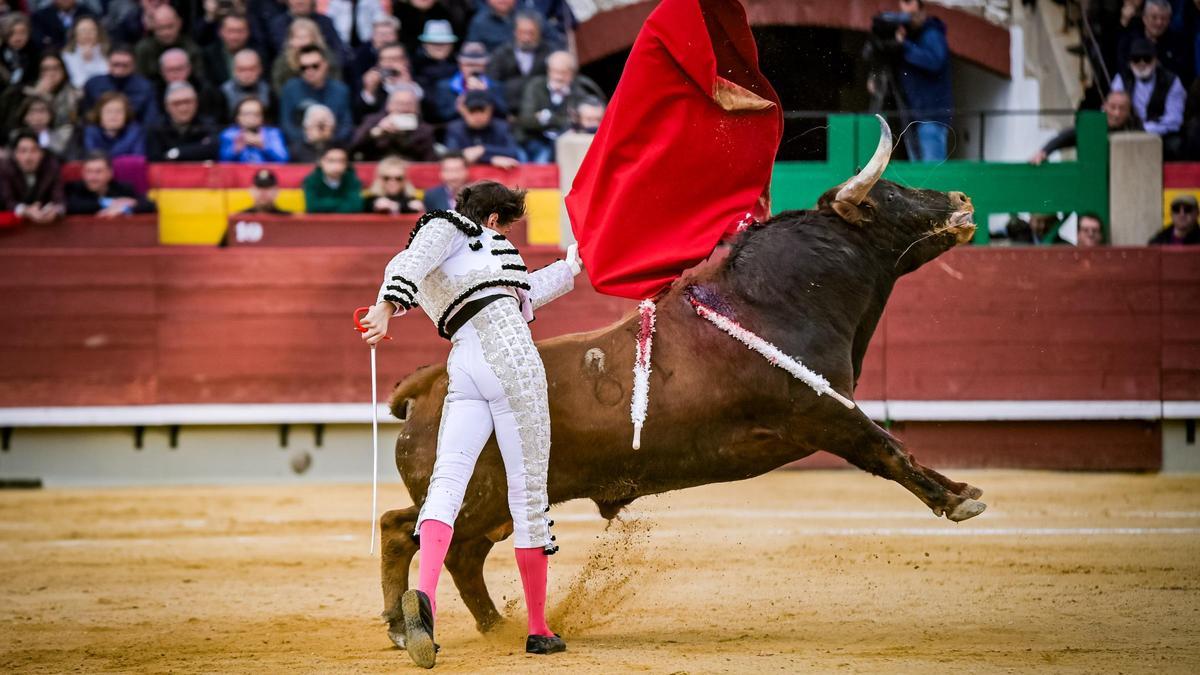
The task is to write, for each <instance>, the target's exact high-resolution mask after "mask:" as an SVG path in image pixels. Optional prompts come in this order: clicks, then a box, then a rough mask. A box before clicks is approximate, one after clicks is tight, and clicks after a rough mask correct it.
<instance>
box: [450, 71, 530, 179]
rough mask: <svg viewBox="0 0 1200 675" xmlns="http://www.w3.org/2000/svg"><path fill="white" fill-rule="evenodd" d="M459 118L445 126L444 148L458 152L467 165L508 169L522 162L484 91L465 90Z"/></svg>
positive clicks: (509, 135)
mask: <svg viewBox="0 0 1200 675" xmlns="http://www.w3.org/2000/svg"><path fill="white" fill-rule="evenodd" d="M458 108H459V114H460V115H461V116H462V118H461V119H457V120H454V121H453V122H451V123H450V124H448V125H446V147H447V148H449V149H450V150H456V151H458V152H461V153H462V155H463V157H464V158H466V160H467V162H468V163H469V164H491V165H492V166H498V167H500V168H502V169H511V168H512V167H515V166H516V165H517V164H518V163H519V162H520V160H521V158H522V157H521V146H519V145H517V141H516V140H515V139H514V138H513V135H512V132H510V131H509V129H508V122H505V121H504V120H501V119H496V118H495V116H494V112H495V106H494V105H493V102H492V97H491V95H489V94H488V92H486V91H478V90H475V91H468V92H467V93H466V94H465V95H464V96H463V97H462V99H461V100H460V102H459V104H458Z"/></svg>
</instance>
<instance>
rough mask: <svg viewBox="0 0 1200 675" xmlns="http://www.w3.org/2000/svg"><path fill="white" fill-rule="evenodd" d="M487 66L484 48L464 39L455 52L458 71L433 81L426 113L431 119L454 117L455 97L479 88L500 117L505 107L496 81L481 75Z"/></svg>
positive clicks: (451, 118) (485, 49) (486, 55)
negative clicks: (456, 52) (431, 98)
mask: <svg viewBox="0 0 1200 675" xmlns="http://www.w3.org/2000/svg"><path fill="white" fill-rule="evenodd" d="M487 65H488V52H487V48H486V47H484V46H483V45H482V44H480V43H478V42H468V43H466V44H464V45H463V46H462V49H461V50H460V51H459V52H458V72H457V73H455V74H454V77H451V78H450V79H447V80H442V81H441V82H438V83H437V86H436V87H435V88H434V91H433V101H432V104H431V110H430V112H431V113H432V115H433V119H431V120H430V121H431V122H449V121H451V120H453V119H455V118H456V117H458V100H459V97H460V96H461V95H462V94H463V93H464V92H468V91H482V92H484V93H485V94H487V95H488V97H489V98H490V99H491V100H492V105H493V106H494V107H495V112H496V114H498V115H501V116H504V115H507V114H508V106H507V105H506V104H505V102H504V92H503V91H502V90H501V87H500V83H499V82H493V81H492V80H491V79H489V78H488V76H487V75H484V71H485V70H487Z"/></svg>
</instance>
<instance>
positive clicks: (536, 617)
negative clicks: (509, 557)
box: [513, 547, 554, 637]
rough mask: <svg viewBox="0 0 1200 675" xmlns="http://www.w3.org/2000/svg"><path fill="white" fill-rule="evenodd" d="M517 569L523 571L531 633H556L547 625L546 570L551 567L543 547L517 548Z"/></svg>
mask: <svg viewBox="0 0 1200 675" xmlns="http://www.w3.org/2000/svg"><path fill="white" fill-rule="evenodd" d="M513 550H514V551H515V552H516V554H517V569H518V570H520V571H521V585H522V586H524V587H525V607H526V608H527V609H528V611H529V634H530V635H544V636H547V637H549V636H551V635H554V631H552V630H550V626H548V625H546V571H547V568H548V567H549V560H547V557H548V556H547V555H546V553H545V551H543V550H542V548H541V547H538V548H515V549H513Z"/></svg>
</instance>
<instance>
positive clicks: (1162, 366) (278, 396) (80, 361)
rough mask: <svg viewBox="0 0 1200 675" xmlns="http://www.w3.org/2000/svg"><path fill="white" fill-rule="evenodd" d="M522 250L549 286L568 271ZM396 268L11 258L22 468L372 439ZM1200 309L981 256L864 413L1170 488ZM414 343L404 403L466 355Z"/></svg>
mask: <svg viewBox="0 0 1200 675" xmlns="http://www.w3.org/2000/svg"><path fill="white" fill-rule="evenodd" d="M395 236H396V237H397V238H398V239H403V238H406V236H407V233H406V232H405V231H403V230H398V231H397V232H396V233H395ZM522 248H523V254H524V255H525V256H526V258H527V260H528V261H529V263H530V264H531V265H532V266H534V267H535V268H536V267H538V266H541V265H543V264H545V263H547V262H549V261H551V260H553V259H555V258H556V257H557V256H558V255H559V252H558V250H557V249H556V248H554V247H538V246H524V247H522ZM393 252H394V251H393V249H391V248H386V249H385V248H358V247H308V248H305V247H263V248H241V247H231V248H228V249H209V248H192V247H153V248H108V249H92V250H87V249H67V248H55V249H47V248H41V249H38V248H30V249H23V250H16V249H3V250H0V294H2V295H0V317H2V318H3V322H4V325H5V326H6V330H5V331H3V332H2V333H0V384H2V386H0V427H3V428H4V429H5V431H4V442H5V445H6V446H7V447H8V448H9V450H8V451H6V452H11V451H12V450H13V449H17V450H19V449H20V447H21V444H22V443H23V442H24V440H31V439H33V438H34V437H33V435H31V434H29V433H27V431H26V430H27V429H31V428H34V427H43V428H44V427H55V428H60V429H62V428H65V427H80V428H90V427H95V426H120V427H124V428H127V429H134V428H136V427H147V428H152V429H164V428H165V429H171V428H174V431H172V432H171V433H175V434H178V433H179V428H182V429H183V432H182V433H183V434H184V435H187V434H189V433H190V432H189V431H188V429H189V428H190V427H193V426H205V427H214V426H222V425H225V426H230V427H236V426H237V425H244V424H248V423H252V422H254V420H255V419H258V420H260V421H261V423H262V424H264V425H276V426H282V425H291V426H293V427H297V428H299V427H301V426H303V427H305V428H308V426H311V425H323V424H355V423H357V424H362V423H363V422H367V421H369V406H367V405H365V404H364V403H363V401H364V400H366V399H367V396H368V393H369V390H368V388H367V383H366V380H367V379H368V378H367V373H368V359H367V358H366V352H365V350H364V349H363V347H362V345H361V343H360V341H359V340H358V338H357V336H356V334H355V332H354V331H353V329H352V326H351V319H350V313H351V310H352V309H353V308H354V307H356V306H358V305H362V304H366V303H367V302H369V301H370V299H371V298H373V297H374V292H375V291H374V289H375V287H376V283H377V277H378V270H379V269H381V268H382V266H383V264H384V263H385V262H386V260H387V259H388V257H389V256H390V255H391V254H392V253H393ZM1197 306H1200V252H1196V251H1189V250H1164V249H1124V248H1108V249H1098V250H1092V251H1084V250H1079V249H1069V248H1067V249H1052V250H1050V249H1041V248H1028V249H1012V248H1003V249H1001V248H991V249H989V248H965V249H959V250H956V251H953V252H951V253H949V254H947V255H946V256H943V257H942V258H940V259H939V260H938V261H935V262H934V263H932V264H930V265H927V266H926V267H925V268H923V269H921V270H919V271H918V272H916V273H914V274H913V275H910V276H909V277H906V278H905V279H903V280H901V282H900V283H899V284H898V286H897V288H896V292H895V294H894V295H893V297H892V300H891V302H890V304H889V308H888V311H887V313H886V314H885V316H884V319H883V321H882V322H881V324H880V327H879V330H878V331H877V333H876V335H875V339H874V341H873V343H872V345H871V349H870V351H869V353H868V356H867V359H866V363H865V366H864V372H863V377H862V381H861V383H860V385H859V388H858V391H857V394H856V398H857V399H858V400H859V401H861V402H863V405H864V408H865V409H867V410H868V411H869V412H870V413H871V414H872V415H873V416H875V417H876V418H878V419H880V420H882V421H884V422H885V423H888V424H891V425H892V428H893V430H894V431H895V432H896V433H897V434H898V435H899V436H901V437H903V438H906V439H908V440H909V441H910V442H911V444H912V449H913V451H914V453H916V454H918V455H919V456H922V457H933V458H935V461H936V463H938V464H941V465H963V466H1001V467H1037V468H1055V469H1064V468H1074V469H1127V470H1157V469H1159V468H1161V467H1162V466H1163V454H1162V448H1163V428H1164V424H1167V425H1171V424H1178V425H1183V427H1180V429H1181V430H1180V431H1179V432H1178V433H1173V436H1172V437H1173V438H1177V439H1180V438H1181V439H1183V440H1182V441H1181V442H1177V443H1176V444H1177V445H1180V446H1181V447H1182V450H1183V451H1184V452H1189V453H1194V452H1195V438H1194V436H1195V434H1194V423H1192V422H1190V421H1189V420H1192V419H1194V418H1196V417H1200V318H1197V315H1196V311H1195V308H1196V307H1197ZM631 308H632V305H631V303H629V302H626V301H622V300H618V299H614V298H610V297H606V296H601V295H599V294H597V293H595V292H594V291H593V290H592V289H591V288H589V287H587V286H586V285H585V286H584V287H583V288H580V289H578V290H577V291H576V292H575V293H573V294H571V295H569V296H567V297H566V298H563V299H562V300H560V301H558V302H557V303H556V304H555V306H554V307H551V308H549V309H547V310H546V311H544V312H542V313H541V314H540V316H539V320H538V321H537V322H535V324H534V325H533V328H534V332H535V334H536V335H537V336H539V337H547V336H551V335H557V334H561V333H565V332H574V331H581V330H588V329H592V328H596V327H600V326H603V325H606V324H608V323H610V322H612V321H614V320H616V319H617V318H619V317H620V316H621V315H622V314H623V313H625V312H626V311H629V310H630V309H631ZM398 325H399V326H409V328H405V329H403V330H404V331H405V332H406V335H405V339H404V341H403V347H402V348H401V347H400V346H393V345H390V344H389V345H386V346H385V347H384V348H383V349H381V351H380V366H381V369H380V375H379V386H380V389H381V391H384V392H386V391H388V390H389V389H390V387H391V385H392V384H393V383H394V382H396V381H397V380H399V379H400V378H401V377H403V376H404V375H405V374H407V373H408V372H411V371H412V370H413V369H415V368H417V367H419V366H421V365H424V364H428V363H436V362H439V361H441V360H443V359H444V357H445V355H446V352H447V343H446V342H444V341H442V340H439V339H438V338H437V337H436V336H435V335H434V333H433V331H432V330H429V327H428V326H427V325H425V323H424V321H423V320H422V319H420V318H419V317H416V318H411V319H406V320H405V321H403V322H401V323H399V324H398ZM410 330H411V332H409V331H410ZM631 348H632V346H631ZM339 404H340V406H341V407H338V406H339ZM280 410H286V411H288V412H287V414H283V413H280V412H279V411H280ZM230 411H234V412H233V413H231V412H230ZM347 411H349V412H347ZM306 425H308V426H306ZM1188 425H1191V426H1190V427H1189V426H1188ZM1188 428H1190V429H1191V430H1192V431H1191V433H1190V436H1189V435H1188V433H1187V429H1188ZM272 433H274V432H272ZM305 433H306V434H307V433H308V432H307V431H306V432H305ZM268 437H274V436H271V435H268ZM124 438H125V439H126V441H125V442H126V443H128V444H129V446H130V447H132V444H133V439H134V438H135V436H134V435H133V434H132V433H126V434H125V436H124ZM23 439H24V440H23ZM1189 439H1190V440H1189ZM4 457H5V455H4V454H0V476H3V475H7V474H6V467H11V466H12V462H11V459H12V458H13V457H15V455H9V457H10V461H9V462H7V463H6V462H5V459H4ZM815 461H816V463H817V464H818V465H820V464H822V463H825V464H826V465H827V464H828V462H829V459H827V458H824V459H818V460H815ZM1185 464H1186V462H1185Z"/></svg>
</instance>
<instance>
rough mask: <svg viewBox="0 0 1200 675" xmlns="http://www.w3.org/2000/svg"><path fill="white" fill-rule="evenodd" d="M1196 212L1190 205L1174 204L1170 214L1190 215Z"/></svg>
mask: <svg viewBox="0 0 1200 675" xmlns="http://www.w3.org/2000/svg"><path fill="white" fill-rule="evenodd" d="M1195 210H1196V207H1194V206H1192V205H1191V204H1176V205H1175V206H1172V207H1171V213H1191V212H1193V211H1195Z"/></svg>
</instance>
